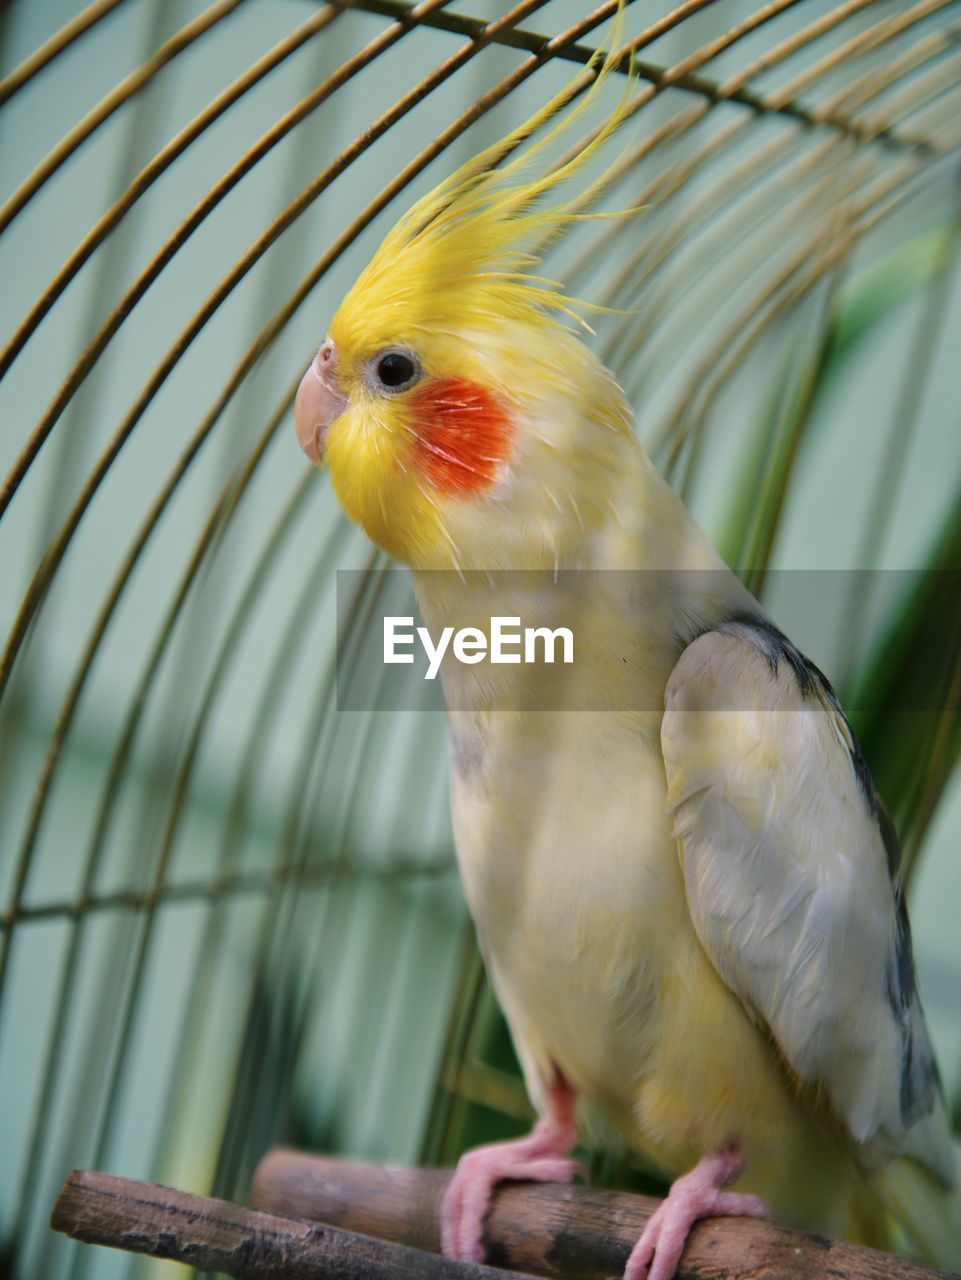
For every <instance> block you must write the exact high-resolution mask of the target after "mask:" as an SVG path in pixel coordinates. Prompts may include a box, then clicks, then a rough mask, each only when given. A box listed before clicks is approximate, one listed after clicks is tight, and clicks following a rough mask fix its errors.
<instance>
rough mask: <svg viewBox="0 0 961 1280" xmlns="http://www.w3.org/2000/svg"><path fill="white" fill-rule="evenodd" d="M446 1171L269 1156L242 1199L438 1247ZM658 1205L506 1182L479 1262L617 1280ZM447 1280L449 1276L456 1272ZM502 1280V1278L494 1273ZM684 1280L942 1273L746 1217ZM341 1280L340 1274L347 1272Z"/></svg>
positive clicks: (695, 1254) (697, 1241) (710, 1232)
mask: <svg viewBox="0 0 961 1280" xmlns="http://www.w3.org/2000/svg"><path fill="white" fill-rule="evenodd" d="M449 1178H450V1170H433V1169H408V1168H402V1167H399V1166H391V1165H387V1166H384V1165H372V1164H361V1163H356V1162H353V1161H346V1160H335V1159H330V1158H324V1157H319V1156H306V1155H301V1154H299V1153H297V1152H294V1151H283V1150H277V1151H272V1152H271V1153H270V1154H269V1155H267V1156H265V1158H264V1159H263V1160H262V1161H261V1163H260V1165H259V1167H258V1169H257V1172H256V1174H255V1176H254V1183H253V1188H252V1191H251V1196H250V1200H251V1203H252V1204H255V1205H257V1206H258V1207H260V1208H263V1209H271V1210H274V1211H277V1212H281V1213H286V1214H290V1215H291V1216H293V1217H297V1218H309V1219H312V1220H314V1221H320V1220H322V1221H324V1222H328V1223H332V1224H334V1225H337V1226H340V1227H344V1228H348V1229H350V1230H352V1231H361V1232H364V1233H365V1234H369V1235H377V1236H381V1237H383V1238H386V1239H389V1240H395V1241H399V1242H401V1243H403V1244H405V1245H408V1246H412V1247H415V1248H418V1249H429V1250H436V1249H438V1248H439V1247H440V1242H439V1239H438V1231H437V1205H438V1202H439V1200H440V1196H441V1194H442V1192H443V1190H444V1187H445V1186H446V1185H447V1181H448V1179H449ZM659 1203H660V1202H659V1201H657V1200H653V1199H651V1198H650V1197H649V1196H638V1195H628V1194H626V1193H624V1192H619V1191H602V1190H595V1189H594V1188H592V1187H581V1186H558V1185H557V1184H539V1183H519V1182H516V1183H507V1184H505V1185H504V1186H503V1187H501V1188H500V1189H499V1190H498V1191H497V1193H496V1195H495V1197H494V1202H493V1205H492V1207H491V1211H490V1213H489V1215H488V1218H487V1257H488V1260H489V1261H490V1262H492V1263H495V1264H496V1265H497V1266H499V1267H513V1268H516V1269H517V1270H519V1271H533V1272H537V1273H540V1274H547V1275H553V1276H562V1277H564V1278H565V1280H602V1278H604V1277H611V1280H614V1278H615V1277H617V1278H619V1277H620V1276H621V1275H622V1273H623V1270H624V1264H625V1262H626V1261H627V1257H628V1254H629V1253H630V1251H631V1248H632V1247H633V1245H634V1244H635V1243H636V1242H637V1240H638V1238H639V1236H640V1234H641V1231H642V1230H643V1228H644V1224H645V1223H646V1222H647V1219H648V1218H649V1217H650V1215H651V1213H652V1212H653V1211H654V1210H655V1209H656V1208H657V1206H658V1204H659ZM448 1274H453V1273H452V1272H450V1273H448ZM497 1274H498V1275H499V1276H500V1277H501V1280H503V1276H504V1272H498V1273H497ZM678 1274H679V1276H680V1277H681V1280H685V1278H686V1280H722V1278H723V1280H733V1278H734V1277H737V1278H738V1280H740V1278H742V1277H760V1276H764V1277H777V1278H778V1280H809V1278H810V1277H815V1276H817V1277H821V1276H830V1277H832V1280H855V1278H857V1280H935V1277H946V1276H947V1272H944V1271H938V1270H936V1269H935V1268H933V1267H928V1266H924V1265H923V1264H921V1263H918V1262H912V1261H910V1260H908V1259H906V1258H898V1257H894V1256H893V1255H891V1254H887V1253H879V1252H878V1251H877V1250H875V1249H864V1248H861V1247H859V1246H857V1245H852V1244H846V1243H844V1242H842V1241H837V1240H825V1239H822V1238H821V1237H819V1236H811V1235H801V1234H799V1233H797V1232H795V1231H789V1230H788V1229H787V1228H786V1227H779V1226H776V1225H775V1224H774V1223H771V1222H764V1221H761V1220H758V1219H754V1218H750V1219H749V1218H715V1219H708V1220H705V1221H704V1222H701V1223H698V1224H697V1225H696V1226H695V1228H694V1230H693V1231H692V1233H691V1238H690V1241H689V1242H688V1246H687V1248H686V1249H685V1251H684V1257H683V1259H682V1262H681V1267H680V1270H679V1273H678ZM344 1275H345V1280H346V1276H347V1273H346V1272H345V1273H344Z"/></svg>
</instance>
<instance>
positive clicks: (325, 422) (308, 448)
mask: <svg viewBox="0 0 961 1280" xmlns="http://www.w3.org/2000/svg"><path fill="white" fill-rule="evenodd" d="M336 370H337V352H336V350H335V348H334V344H333V342H331V340H330V338H328V339H327V340H326V342H325V343H324V345H323V346H322V347H321V348H320V350H319V351H318V352H317V354H316V355H315V356H314V358H313V360H312V361H311V364H310V368H309V369H308V370H307V372H306V373H305V374H304V376H303V377H302V378H301V380H300V386H299V387H298V388H297V396H296V398H295V400H294V427H295V428H296V431H297V439H298V440H299V442H300V447H301V449H303V451H304V453H306V455H307V457H308V458H309V459H310V460H311V462H312V463H313V464H314V466H315V467H318V466H320V459H321V454H322V453H323V448H324V436H325V435H326V434H327V428H328V427H329V426H330V424H331V423H332V422H333V421H334V419H335V418H339V417H340V415H341V414H342V413H343V412H344V410H345V409H346V408H347V397H346V396H345V395H344V393H343V392H342V391H341V389H340V386H339V384H338V382H337V377H336Z"/></svg>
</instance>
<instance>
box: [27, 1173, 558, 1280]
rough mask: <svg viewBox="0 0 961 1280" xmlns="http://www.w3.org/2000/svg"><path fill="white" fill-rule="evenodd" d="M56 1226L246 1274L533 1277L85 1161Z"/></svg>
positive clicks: (327, 1279)
mask: <svg viewBox="0 0 961 1280" xmlns="http://www.w3.org/2000/svg"><path fill="white" fill-rule="evenodd" d="M50 1225H51V1226H52V1227H53V1228H54V1230H55V1231H63V1232H65V1233H66V1234H67V1235H69V1236H73V1237H74V1239H76V1240H83V1241H85V1242H86V1243H87V1244H104V1245H110V1246H111V1247H112V1248H115V1249H129V1250H131V1251H132V1252H134V1253H146V1254H149V1255H150V1256H151V1257H154V1258H172V1259H174V1260H175V1261H177V1262H184V1263H186V1264H187V1265H188V1266H191V1267H196V1268H197V1269H198V1270H200V1271H219V1272H223V1273H224V1274H225V1275H228V1276H236V1277H238V1280H534V1277H533V1276H522V1275H520V1274H519V1273H517V1272H503V1271H496V1270H495V1269H494V1268H493V1267H483V1266H478V1265H477V1264H476V1263H473V1262H452V1261H451V1260H450V1259H449V1258H441V1257H438V1255H437V1254H434V1253H421V1252H420V1251H419V1250H417V1249H409V1248H406V1247H405V1246H404V1245H400V1244H390V1243H388V1242H387V1241H384V1240H371V1239H368V1238H367V1237H366V1236H360V1235H355V1234H354V1233H353V1232H350V1231H344V1230H341V1229H340V1228H338V1227H333V1226H316V1225H312V1224H311V1223H307V1222H295V1221H293V1220H292V1219H290V1218H282V1217H278V1216H277V1215H276V1214H272V1213H260V1212H257V1211H256V1210H254V1209H245V1208H244V1207H243V1206H241V1205H236V1204H231V1203H229V1201H226V1200H213V1199H210V1198H209V1197H207V1196H196V1195H190V1194H188V1193H187V1192H185V1191H172V1190H170V1188H168V1187H158V1186H155V1185H154V1184H153V1183H151V1182H134V1181H132V1180H131V1179H129V1178H114V1177H111V1176H110V1174H106V1173H91V1172H88V1171H86V1170H75V1171H74V1172H73V1173H71V1175H70V1176H69V1178H67V1181H66V1182H65V1183H64V1186H63V1189H62V1191H61V1192H60V1195H59V1196H58V1197H57V1202H56V1204H55V1205H54V1209H53V1214H52V1215H51V1218H50Z"/></svg>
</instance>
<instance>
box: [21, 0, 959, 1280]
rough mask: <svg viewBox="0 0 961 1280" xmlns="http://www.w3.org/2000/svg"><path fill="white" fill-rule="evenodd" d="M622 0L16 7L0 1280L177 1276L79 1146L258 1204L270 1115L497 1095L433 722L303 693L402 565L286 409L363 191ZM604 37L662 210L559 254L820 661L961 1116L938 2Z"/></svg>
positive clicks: (750, 2)
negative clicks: (152, 1255) (115, 1223)
mask: <svg viewBox="0 0 961 1280" xmlns="http://www.w3.org/2000/svg"><path fill="white" fill-rule="evenodd" d="M613 7H614V6H613V4H611V3H607V4H605V5H603V6H602V7H601V8H599V9H597V10H596V11H595V10H592V9H591V8H590V6H589V5H588V4H585V3H579V2H577V0H553V2H551V3H538V2H537V0H526V2H525V3H521V4H518V5H517V6H516V7H515V8H508V7H507V5H506V4H504V3H497V2H495V0H455V2H452V3H449V4H444V3H443V0H425V3H422V4H420V5H418V6H417V7H416V9H413V10H412V9H411V8H410V7H409V6H408V5H406V4H404V3H401V2H400V0H358V2H357V3H355V4H353V5H350V6H346V5H341V4H330V5H326V4H322V3H320V2H319V0H216V2H214V3H209V2H204V3H202V2H200V0H196V2H192V0H95V2H94V3H91V4H89V5H87V6H86V7H84V6H82V5H81V4H80V3H77V2H76V0H44V3H43V4H38V3H29V2H28V0H19V2H18V0H14V2H13V3H9V2H8V3H6V4H4V5H0V77H2V78H0V343H2V344H3V346H2V350H0V376H2V380H0V455H2V457H0V462H2V474H3V475H4V476H6V480H5V482H4V487H3V489H2V491H0V514H2V519H0V623H2V626H0V633H2V635H3V636H4V637H5V639H4V651H3V656H2V659H0V1100H2V1101H0V1249H2V1260H0V1273H2V1274H5V1275H6V1274H9V1275H11V1276H17V1277H41V1276H42V1277H45V1278H54V1277H71V1280H80V1277H84V1276H87V1275H90V1274H96V1275H97V1276H98V1277H99V1276H107V1277H111V1276H119V1275H123V1276H127V1275H141V1274H144V1273H147V1272H149V1273H150V1274H154V1273H156V1272H159V1271H161V1270H163V1269H164V1267H163V1264H156V1263H148V1262H146V1261H145V1260H142V1259H135V1258H131V1257H128V1256H124V1255H120V1254H117V1255H112V1254H108V1253H105V1252H98V1251H95V1250H92V1249H87V1248H83V1247H81V1246H77V1245H74V1244H73V1243H71V1242H69V1241H66V1240H65V1239H63V1238H62V1237H56V1236H54V1235H52V1234H51V1233H50V1232H49V1230H48V1228H47V1226H46V1223H47V1219H48V1216H49V1212H50V1207H51V1204H52V1201H53V1198H54V1196H55V1194H56V1191H57V1189H58V1187H59V1185H60V1183H61V1181H62V1179H63V1177H64V1176H65V1174H66V1173H67V1172H68V1171H69V1170H70V1169H71V1168H72V1167H77V1166H85V1167H90V1166H93V1167H96V1168H100V1169H104V1170H108V1171H110V1172H114V1173H119V1174H125V1175H128V1176H130V1177H135V1178H148V1179H152V1180H155V1181H160V1182H166V1183H170V1184H173V1185H176V1186H179V1187H182V1188H185V1189H189V1190H195V1191H201V1192H208V1191H210V1192H213V1193H215V1194H218V1195H225V1196H229V1197H233V1198H238V1199H242V1198H243V1197H244V1196H245V1194H246V1191H247V1186H248V1183H249V1178H250V1173H251V1171H252V1168H253V1166H254V1164H255V1163H256V1161H257V1159H258V1158H259V1157H260V1155H261V1154H262V1153H263V1152H264V1151H265V1150H266V1149H267V1148H268V1147H269V1146H271V1145H273V1144H276V1143H278V1142H285V1143H294V1144H299V1145H304V1146H308V1147H313V1148H316V1149H320V1150H324V1151H329V1152H337V1151H342V1152H349V1153H352V1154H356V1155H366V1156H370V1157H372V1158H390V1159H393V1160H399V1161H410V1162H452V1161H453V1160H454V1159H455V1158H456V1156H457V1154H458V1153H459V1151H460V1150H461V1149H462V1148H463V1147H464V1146H465V1145H469V1144H471V1143H474V1142H476V1141H479V1140H483V1139H489V1138H492V1137H496V1136H501V1135H505V1134H508V1133H513V1132H518V1131H520V1130H522V1129H524V1128H525V1127H526V1126H527V1124H528V1122H529V1111H528V1105H527V1102H526V1099H525V1095H524V1091H523V1087H522V1085H521V1083H520V1081H519V1079H518V1075H517V1069H516V1064H515V1062H514V1059H513V1056H512V1052H511V1049H510V1043H509V1038H508V1036H507V1033H506V1030H505V1028H504V1025H503V1022H502V1020H501V1018H500V1015H499V1013H498V1011H497V1008H496V1005H495V1003H494V1001H493V999H492V997H491V995H490V992H489V990H488V988H487V986H486V983H485V979H484V976H483V971H482V968H481V965H480V963H479V960H478V957H477V954H476V951H475V947H474V943H473V938H472V934H471V930H470V926H469V921H468V920H467V917H466V912H465V908H464V905H463V902H462V898H461V893H460V888H459V884H458V881H457V875H456V870H455V867H454V862H453V852H452V846H451V836H450V830H449V818H448V813H447V765H446V744H445V736H444V721H443V715H442V714H441V713H440V712H439V711H438V709H437V706H436V704H435V703H429V704H428V703H425V705H424V707H423V709H421V710H408V711H389V712H388V711H381V712H361V711H339V710H338V708H337V700H336V689H337V680H336V669H335V662H334V659H335V635H336V628H335V621H336V620H335V613H336V610H335V602H336V595H337V591H336V578H337V571H338V570H339V569H347V568H349V569H352V570H364V571H368V572H362V573H356V574H354V575H352V577H351V578H350V582H351V584H352V587H351V591H352V594H351V596H350V598H349V599H347V600H346V602H342V608H341V625H342V627H343V629H344V635H345V636H346V639H345V641H344V643H345V644H346V646H347V657H348V659H349V647H350V636H351V634H352V633H357V631H358V629H361V628H363V626H364V622H365V617H366V615H367V612H368V610H370V608H371V607H372V606H373V604H374V603H375V598H376V593H377V591H378V590H379V589H381V588H380V587H379V586H378V584H380V583H383V582H384V581H385V579H384V577H383V575H379V574H377V573H376V572H375V571H376V570H377V569H378V568H379V567H380V566H381V565H382V561H381V560H380V559H379V558H378V557H377V556H376V555H374V554H373V553H372V551H371V550H370V548H369V547H368V545H367V544H366V543H365V541H364V539H363V536H362V535H361V534H360V533H359V532H358V531H357V530H355V529H353V528H352V527H348V526H347V524H346V522H345V520H344V519H343V518H342V517H341V516H340V514H339V512H338V509H337V507H336V505H335V503H334V502H333V500H332V497H331V494H330V492H329V489H328V486H327V483H326V479H325V477H324V476H323V474H320V473H316V472H314V471H312V470H311V468H310V467H309V466H308V464H307V463H306V461H305V459H304V458H303V456H302V455H301V454H300V452H299V450H298V449H297V447H296V443H295V440H294V434H293V424H292V413H291V405H292V398H293V392H294V389H295V387H296V383H297V381H298V379H299V377H300V374H301V373H302V371H303V369H304V368H305V367H306V365H307V363H308V361H309V360H310V358H311V356H312V354H313V352H314V350H315V349H316V347H317V345H318V344H319V343H320V341H321V340H322V339H323V336H324V333H325V328H326V324H327V321H328V318H329V317H330V316H331V314H332V313H333V311H334V309H335V307H336V305H337V303H338V301H339V299H340V297H341V296H342V294H343V293H344V291H345V289H346V288H347V287H348V286H349V285H350V283H351V282H352V281H353V279H354V277H355V276H356V274H357V272H358V271H359V270H360V268H361V267H362V266H363V265H364V263H365V262H366V261H367V259H368V257H369V255H370V253H371V252H372V250H373V249H374V248H375V247H376V244H377V243H378V242H379V240H380V238H381V237H382V235H383V234H384V233H385V231H386V230H387V229H388V228H389V227H390V226H391V225H392V223H393V221H394V220H395V219H396V218H397V217H398V216H399V214H400V213H401V212H403V210H404V209H405V208H406V207H407V205H408V204H409V203H410V201H411V200H412V199H413V198H414V197H415V196H416V195H418V194H421V193H422V192H423V191H425V190H427V189H428V188H429V187H430V186H432V185H433V184H434V183H435V182H437V181H438V180H439V179H440V178H441V177H443V176H444V175H446V174H447V173H449V172H450V170H451V169H452V168H453V167H454V166H455V165H456V164H457V163H459V162H462V161H463V160H464V159H466V158H467V156H468V155H470V154H471V153H472V152H473V151H474V150H476V149H477V148H478V147H480V146H481V145H483V144H484V143H486V142H489V141H491V140H492V139H494V138H495V137H497V136H500V134H501V133H502V132H503V131H504V130H505V129H506V128H508V127H510V126H511V125H512V124H514V123H517V122H519V121H520V120H522V119H523V118H525V116H527V115H528V114H529V113H530V112H531V111H532V110H533V109H534V108H535V107H536V106H538V105H540V104H541V103H543V102H544V101H545V100H546V99H547V98H548V97H549V96H550V95H551V93H552V92H554V91H556V89H558V88H559V87H560V86H561V85H562V84H564V83H565V82H566V81H567V80H568V79H569V78H570V77H571V75H573V74H574V73H575V72H576V71H577V70H578V67H579V65H580V64H581V63H582V62H583V61H584V60H585V59H586V58H587V57H589V56H590V52H591V50H592V49H593V48H595V47H596V46H597V45H599V44H602V43H603V42H604V40H605V39H606V38H607V36H608V34H609V31H610V23H609V19H610V16H611V13H612V10H613ZM624 36H625V38H630V39H632V40H633V41H634V42H635V46H636V53H637V58H638V60H639V79H638V83H637V85H636V88H635V90H634V93H635V97H636V105H637V112H636V115H635V117H634V120H633V122H632V124H631V125H630V126H628V128H627V129H626V131H625V134H624V135H623V136H624V139H625V141H624V145H625V147H626V150H625V152H624V160H623V176H622V178H621V180H620V181H619V182H618V183H617V184H616V185H615V187H614V188H613V189H612V190H611V192H609V193H608V195H607V196H606V197H605V201H606V203H607V205H608V206H609V207H612V208H623V207H627V206H629V205H633V204H643V205H644V206H645V212H644V213H643V214H642V215H641V216H640V217H639V218H636V219H631V220H627V221H623V220H621V221H597V222H591V223H587V224H584V225H583V226H582V227H581V228H580V229H579V230H578V233H577V234H576V235H575V236H573V237H572V238H571V239H570V240H569V241H568V242H566V243H565V244H564V245H562V246H560V247H559V249H558V250H557V251H556V252H555V253H554V255H553V256H552V259H551V261H550V262H549V264H548V272H547V273H548V274H552V275H555V276H557V277H558V278H560V279H562V280H564V281H565V283H566V285H567V288H568V290H569V292H572V293H575V294H577V295H579V296H582V297H584V298H587V299H589V300H590V301H592V302H598V303H602V304H605V305H607V306H610V307H611V308H612V310H611V311H610V312H609V313H605V314H602V315H601V316H600V317H599V318H598V320H597V323H596V326H595V327H596V329H597V335H596V339H595V341H596V346H597V349H598V351H599V352H600V353H601V355H602V356H603V358H604V359H605V360H606V361H607V362H608V363H609V364H610V365H611V367H612V368H613V369H615V371H616V372H617V373H618V375H619V376H620V378H621V379H622V381H623V383H624V385H625V386H626V388H627V390H628V392H629V394H630V396H631V398H632V400H633V402H634V404H635V407H636V409H637V413H638V422H639V428H638V429H639V431H640V434H641V437H642V439H643V441H644V443H645V444H646V446H647V447H648V448H649V450H650V451H651V452H652V454H653V456H654V457H655V459H656V461H657V462H658V464H659V465H660V466H661V467H662V469H663V470H664V471H665V472H666V474H667V475H668V476H669V478H670V480H671V483H672V484H673V485H674V486H675V487H676V488H677V489H678V490H679V491H680V492H681V493H682V494H683V496H684V497H685V500H686V501H687V502H688V503H689V504H690V506H691V508H692V510H693V511H694V513H695V515H696V516H697V517H698V519H699V520H700V521H701V522H702V524H704V526H705V527H706V528H707V529H708V531H709V532H710V533H711V535H712V536H713V537H714V539H715V540H716V541H717V543H718V545H719V546H720V547H721V548H722V550H723V551H724V553H725V555H726V556H727V558H728V560H729V562H730V563H731V564H732V565H734V566H735V567H736V568H737V569H738V570H739V571H740V572H741V573H742V574H743V576H744V577H745V578H746V580H747V581H748V582H749V584H750V585H751V587H752V589H754V590H755V591H757V592H758V593H759V594H760V595H761V597H762V598H763V599H764V600H765V601H766V602H767V603H768V604H769V607H770V608H771V610H772V611H773V614H774V616H775V618H776V619H777V621H778V622H779V623H781V625H783V626H784V627H785V628H786V629H788V630H789V631H790V632H791V634H792V636H793V638H794V639H795V640H796V641H797V642H798V644H799V645H800V646H801V647H802V648H803V649H805V650H806V651H807V652H808V653H809V654H810V655H811V657H813V658H814V660H815V661H817V662H818V664H819V665H820V666H821V667H822V668H823V669H824V670H826V671H827V672H828V674H829V675H830V676H831V677H832V678H833V679H834V680H835V683H836V684H837V685H838V686H839V689H840V692H841V694H842V697H843V699H844V701H845V703H846V705H847V708H848V710H849V713H850V714H851V717H852V719H853V721H854V724H855V727H856V729H857V731H858V733H859V735H860V736H861V739H862V743H863V746H864V749H865V753H866V755H867V757H868V760H869V762H870V764H871V767H872V769H873V770H874V772H875V777H876V780H877V782H878V785H879V788H880V790H881V792H882V794H883V796H884V797H885V799H886V801H887V804H888V806H889V807H890V809H891V810H892V813H893V814H894V816H895V818H896V820H897V822H898V825H899V828H900V830H901V833H902V837H903V842H904V846H905V868H906V876H907V879H908V891H909V902H910V908H911V913H912V919H913V925H914V937H915V949H916V954H917V962H918V969H919V972H920V985H921V993H922V998H923V1001H924V1004H925V1007H926V1010H927V1013H928V1016H929V1021H930V1024H931V1029H932V1032H933V1036H934V1040H935V1043H936V1048H937V1052H938V1056H939V1060H940V1063H941V1067H942V1071H943V1075H944V1079H945V1086H946V1090H947V1093H948V1096H949V1099H950V1101H951V1105H952V1106H953V1109H954V1115H955V1118H956V1121H957V1119H958V1117H959V1112H961V930H959V928H958V921H959V918H961V858H959V847H961V775H959V772H958V770H957V768H956V765H957V760H958V753H959V746H961V716H959V706H961V657H959V654H961V590H959V586H961V577H959V568H961V503H959V495H961V371H959V364H961V360H959V356H961V278H959V271H958V248H959V233H961V221H959V218H961V112H959V106H961V13H959V10H958V6H957V4H956V3H951V2H950V0H919V2H918V3H913V4H908V3H905V2H904V0H889V2H887V3H885V2H884V0H844V2H843V3H839V4H834V3H825V2H824V0H769V2H768V3H765V4H763V5H762V4H760V3H759V2H758V0H713V2H711V0H686V3H684V4H682V5H680V6H679V7H672V6H671V5H670V4H668V3H665V0H643V2H641V0H638V2H637V3H634V4H632V5H631V6H630V8H629V10H628V13H627V17H626V20H625V29H624ZM615 79H616V78H615ZM608 88H609V95H608V98H607V99H606V100H605V101H606V102H607V104H608V105H610V103H611V102H612V101H613V100H614V98H615V97H616V95H617V93H618V92H619V88H620V86H618V85H610V86H608ZM617 145H620V144H617ZM393 576H394V575H391V578H393ZM371 700H372V701H376V690H375V691H373V692H372V694H371ZM590 1159H591V1162H592V1168H593V1173H594V1176H595V1177H596V1178H597V1179H598V1180H599V1181H604V1180H610V1181H615V1182H618V1183H620V1184H621V1185H629V1184H632V1183H633V1184H634V1185H652V1184H650V1183H647V1182H645V1180H644V1175H643V1173H638V1172H637V1171H635V1170H633V1169H632V1168H631V1167H630V1163H629V1161H627V1160H626V1159H625V1158H624V1157H622V1156H620V1155H618V1154H617V1153H607V1152H595V1153H590ZM168 1269H169V1267H168Z"/></svg>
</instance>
